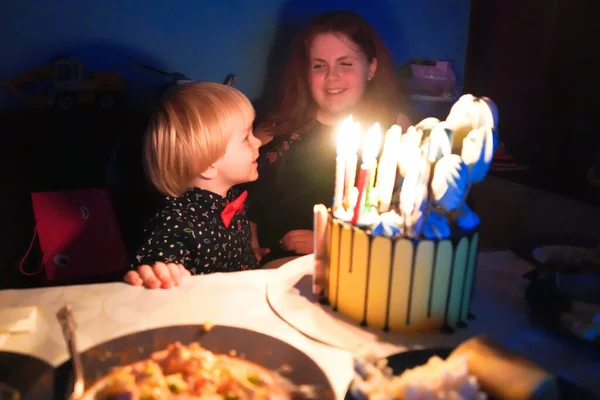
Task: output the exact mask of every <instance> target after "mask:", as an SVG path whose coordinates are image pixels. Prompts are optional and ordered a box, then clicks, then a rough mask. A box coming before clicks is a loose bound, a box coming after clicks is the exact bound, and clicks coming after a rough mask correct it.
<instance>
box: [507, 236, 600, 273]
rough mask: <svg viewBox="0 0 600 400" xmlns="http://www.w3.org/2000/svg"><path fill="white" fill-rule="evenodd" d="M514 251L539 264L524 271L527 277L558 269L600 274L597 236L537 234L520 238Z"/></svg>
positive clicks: (523, 257)
mask: <svg viewBox="0 0 600 400" xmlns="http://www.w3.org/2000/svg"><path fill="white" fill-rule="evenodd" d="M512 251H513V252H514V253H515V254H516V255H517V256H519V257H521V258H522V259H524V260H525V261H528V262H530V263H531V264H533V265H534V266H535V268H534V269H533V270H532V271H530V272H527V273H526V274H525V275H524V277H525V278H526V279H530V280H532V279H535V278H540V277H544V276H547V275H549V274H550V275H555V274H557V273H568V274H572V273H575V274H577V273H591V274H598V275H600V243H599V241H598V240H596V239H593V238H589V237H585V236H578V235H572V234H565V233H558V234H543V235H533V236H527V237H523V238H521V239H519V240H517V241H516V242H515V243H514V244H513V245H512Z"/></svg>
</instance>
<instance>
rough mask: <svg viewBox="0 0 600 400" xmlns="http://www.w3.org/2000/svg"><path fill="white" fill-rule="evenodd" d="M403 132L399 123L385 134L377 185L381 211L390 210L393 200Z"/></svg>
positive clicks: (378, 167)
mask: <svg viewBox="0 0 600 400" xmlns="http://www.w3.org/2000/svg"><path fill="white" fill-rule="evenodd" d="M401 134H402V128H400V127H399V126H398V125H394V126H392V127H391V128H390V129H388V131H387V132H386V134H385V141H384V144H383V150H382V152H381V157H380V159H379V165H378V166H377V183H376V185H375V187H376V189H375V190H376V192H377V195H378V197H379V202H380V203H379V211H380V212H386V211H388V210H389V208H390V203H391V202H392V193H393V191H394V184H395V183H396V169H397V168H398V152H399V149H400V136H401Z"/></svg>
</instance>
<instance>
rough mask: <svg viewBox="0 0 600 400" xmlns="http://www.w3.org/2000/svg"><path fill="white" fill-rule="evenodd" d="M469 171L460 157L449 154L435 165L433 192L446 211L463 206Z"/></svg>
mask: <svg viewBox="0 0 600 400" xmlns="http://www.w3.org/2000/svg"><path fill="white" fill-rule="evenodd" d="M468 174H469V169H468V168H467V166H466V165H465V163H464V162H463V161H462V159H461V158H460V156H459V155H457V154H449V155H447V156H444V157H442V158H441V159H440V160H439V161H438V162H437V164H436V165H435V170H434V172H433V179H432V181H431V192H432V194H433V198H434V200H435V201H436V202H437V203H438V204H439V205H440V206H442V207H443V208H444V209H446V210H454V209H456V208H457V207H459V206H460V205H461V203H462V202H463V198H464V196H465V192H466V190H467V179H468Z"/></svg>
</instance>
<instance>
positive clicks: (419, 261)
mask: <svg viewBox="0 0 600 400" xmlns="http://www.w3.org/2000/svg"><path fill="white" fill-rule="evenodd" d="M325 243H326V257H324V259H325V284H324V293H323V295H324V298H325V299H326V301H327V302H328V303H329V304H330V306H331V307H333V309H334V310H336V311H338V312H340V313H341V314H343V315H345V316H347V317H350V318H351V319H353V320H354V321H356V322H357V323H359V324H362V325H366V326H369V327H374V328H380V329H384V330H390V331H396V332H403V331H422V330H427V331H430V330H433V329H438V328H443V329H444V330H447V331H451V330H452V329H454V328H456V327H460V326H464V324H465V323H466V321H467V320H468V318H469V315H470V311H471V310H470V306H471V297H472V294H473V283H474V276H475V267H476V264H477V254H478V247H479V233H478V231H477V230H476V229H475V230H473V231H471V232H468V233H465V234H463V235H459V236H454V237H451V238H448V239H433V240H430V239H418V240H417V239H410V238H405V237H401V238H397V239H395V238H388V237H384V236H373V235H371V234H370V233H369V232H368V231H365V230H363V229H361V228H359V227H356V226H352V225H351V224H349V223H346V222H343V221H340V220H338V219H337V218H335V217H333V216H331V215H329V217H328V220H327V228H326V233H325Z"/></svg>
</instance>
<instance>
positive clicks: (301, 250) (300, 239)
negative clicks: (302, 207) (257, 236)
mask: <svg viewBox="0 0 600 400" xmlns="http://www.w3.org/2000/svg"><path fill="white" fill-rule="evenodd" d="M280 243H281V247H282V248H283V249H284V250H290V251H293V252H296V253H298V254H310V253H312V252H313V231H311V230H308V229H296V230H293V231H289V232H288V233H286V234H285V235H283V239H281V241H280Z"/></svg>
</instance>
